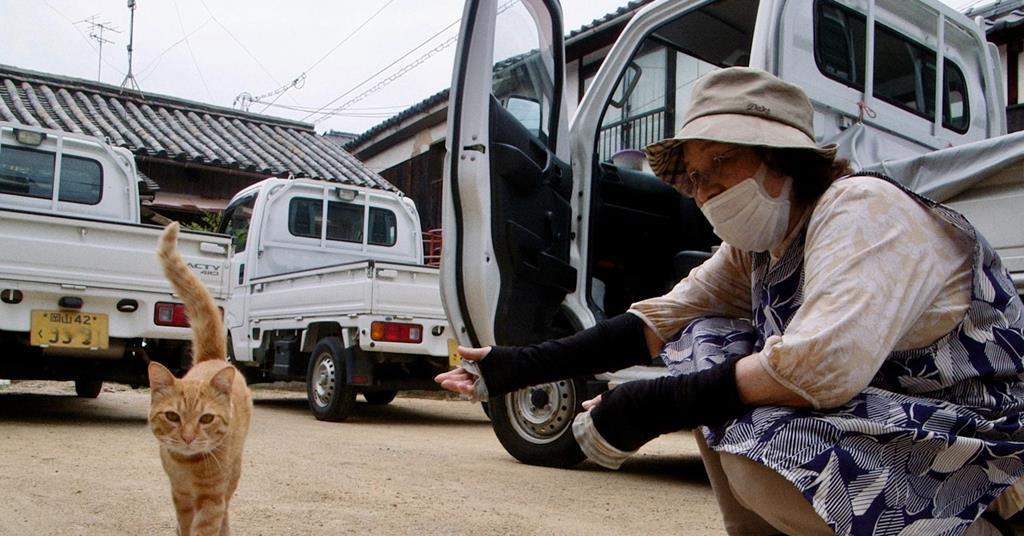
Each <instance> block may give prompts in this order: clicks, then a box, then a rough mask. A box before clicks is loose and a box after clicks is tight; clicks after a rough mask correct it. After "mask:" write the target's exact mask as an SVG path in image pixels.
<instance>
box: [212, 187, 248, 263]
mask: <svg viewBox="0 0 1024 536" xmlns="http://www.w3.org/2000/svg"><path fill="white" fill-rule="evenodd" d="M254 206H256V194H252V195H248V196H245V197H243V198H241V199H239V200H237V201H235V202H234V203H231V204H230V205H228V208H226V209H224V219H223V220H221V226H220V229H218V232H220V233H224V234H226V235H230V236H231V245H232V246H233V247H234V248H235V253H241V252H243V251H245V243H246V242H247V241H248V239H249V225H250V223H251V221H252V210H253V207H254Z"/></svg>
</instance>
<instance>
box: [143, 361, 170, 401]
mask: <svg viewBox="0 0 1024 536" xmlns="http://www.w3.org/2000/svg"><path fill="white" fill-rule="evenodd" d="M174 381H175V378H174V374H171V371H169V370H167V367H165V366H163V365H161V364H160V363H157V362H156V361H150V362H149V388H150V389H151V390H152V392H153V394H156V393H158V392H160V391H163V390H165V389H169V388H171V387H173V386H174Z"/></svg>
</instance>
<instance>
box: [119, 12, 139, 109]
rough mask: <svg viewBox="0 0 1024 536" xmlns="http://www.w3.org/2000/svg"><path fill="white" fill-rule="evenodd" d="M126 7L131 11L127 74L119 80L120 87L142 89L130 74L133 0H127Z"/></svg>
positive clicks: (133, 13) (133, 34)
mask: <svg viewBox="0 0 1024 536" xmlns="http://www.w3.org/2000/svg"><path fill="white" fill-rule="evenodd" d="M128 9H130V10H131V12H132V16H131V22H129V23H128V74H126V75H124V80H123V81H122V82H121V88H122V89H124V88H128V89H134V90H135V91H142V89H141V88H139V82H138V81H137V80H135V75H133V74H132V42H133V40H134V37H135V0H128Z"/></svg>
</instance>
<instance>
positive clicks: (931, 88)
mask: <svg viewBox="0 0 1024 536" xmlns="http://www.w3.org/2000/svg"><path fill="white" fill-rule="evenodd" d="M814 20H815V23H814V24H815V31H814V42H815V44H814V50H815V60H816V61H817V64H818V69H819V70H820V71H821V72H822V74H824V75H825V76H827V77H829V78H831V79H833V80H836V81H838V82H841V83H843V84H845V85H847V86H850V87H852V88H856V89H859V90H863V89H864V79H865V75H864V66H865V61H864V56H865V53H866V50H867V32H866V29H865V28H866V26H867V17H866V16H865V15H863V14H861V13H858V12H856V11H854V10H852V9H849V8H846V7H843V6H840V5H838V4H836V3H834V2H831V1H830V0H818V2H817V4H816V5H815V17H814ZM935 60H936V53H935V51H934V50H932V49H930V48H928V47H926V46H924V45H922V44H920V43H916V42H914V41H911V40H910V39H908V38H907V37H905V36H903V35H901V34H900V33H899V32H896V31H894V30H892V29H891V28H888V27H886V26H885V25H883V24H876V29H875V72H874V77H875V80H874V89H873V95H874V96H875V97H876V98H879V99H881V100H883V101H885V102H888V103H890V104H894V105H896V106H899V107H900V108H903V109H905V110H908V111H910V112H913V113H915V114H917V115H919V116H921V117H924V118H926V119H933V118H934V117H935V81H936V71H935ZM943 85H944V86H945V87H944V88H943V106H942V126H944V127H946V128H948V129H950V130H953V131H955V132H959V133H964V132H967V128H968V126H969V124H970V109H969V107H968V105H967V103H968V96H967V83H966V79H965V78H964V74H963V71H962V70H961V69H960V68H959V67H958V66H957V65H956V64H955V63H953V62H952V61H951V60H949V59H945V61H944V62H943Z"/></svg>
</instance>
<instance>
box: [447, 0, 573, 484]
mask: <svg viewBox="0 0 1024 536" xmlns="http://www.w3.org/2000/svg"><path fill="white" fill-rule="evenodd" d="M562 35H563V34H562V21H561V8H560V6H559V5H558V3H557V2H556V1H555V0H468V1H467V2H466V6H465V11H464V12H463V19H462V30H461V34H460V37H459V47H458V51H457V53H456V60H455V61H456V64H455V69H454V75H453V82H452V90H451V96H450V100H449V109H448V135H447V144H448V147H447V149H448V152H447V157H446V162H445V173H444V200H443V227H444V233H445V235H444V246H443V259H444V260H443V262H442V265H441V279H442V284H441V285H442V289H441V292H442V298H443V301H444V305H445V308H446V310H447V313H448V315H449V319H450V320H451V323H452V325H453V326H454V328H455V331H456V336H457V337H458V339H459V342H460V343H461V344H463V345H471V346H485V345H493V344H505V345H521V344H528V343H533V342H538V341H541V340H546V339H549V338H552V337H556V336H560V335H565V334H568V333H571V332H573V331H576V330H577V329H579V327H580V322H579V320H578V319H577V318H576V315H573V314H572V313H570V312H568V310H567V309H566V308H565V307H564V306H563V301H564V300H565V298H566V296H567V295H569V294H572V293H574V291H575V290H576V288H577V284H578V272H577V268H576V267H574V265H573V261H572V259H573V258H578V254H574V247H575V244H574V239H575V236H576V235H575V233H574V229H573V212H572V202H573V199H574V196H578V195H579V192H577V191H574V188H573V180H572V171H571V168H570V166H569V164H568V150H567V147H568V143H567V141H568V140H567V139H566V138H567V135H568V134H567V132H568V128H567V124H568V121H567V117H566V115H567V112H566V109H567V107H566V105H565V102H564V100H563V87H562V86H563V82H564V79H565V75H564V69H565V67H564V65H565V61H564V57H563V55H564V46H563V40H562ZM576 262H577V263H578V261H576ZM581 387H582V383H581V382H580V380H573V379H566V380H565V381H561V382H555V383H552V384H546V385H541V386H536V387H531V388H528V389H523V390H521V391H519V392H516V393H512V394H509V395H505V396H499V397H494V398H492V399H491V400H490V402H489V413H490V417H491V420H492V423H493V426H494V429H495V432H496V433H497V435H498V438H499V440H500V441H501V443H502V445H503V446H504V447H505V448H506V450H508V451H509V453H510V454H512V455H513V456H515V457H516V458H517V459H519V460H521V461H523V462H525V463H530V464H535V465H554V466H565V465H571V464H574V463H577V462H579V461H580V460H582V454H581V453H580V451H579V448H578V447H577V446H576V443H575V440H574V439H573V438H572V433H571V431H570V424H571V422H572V418H573V416H574V415H575V413H576V412H577V411H578V408H579V404H580V402H581V401H582V399H583V392H582V389H581Z"/></svg>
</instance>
